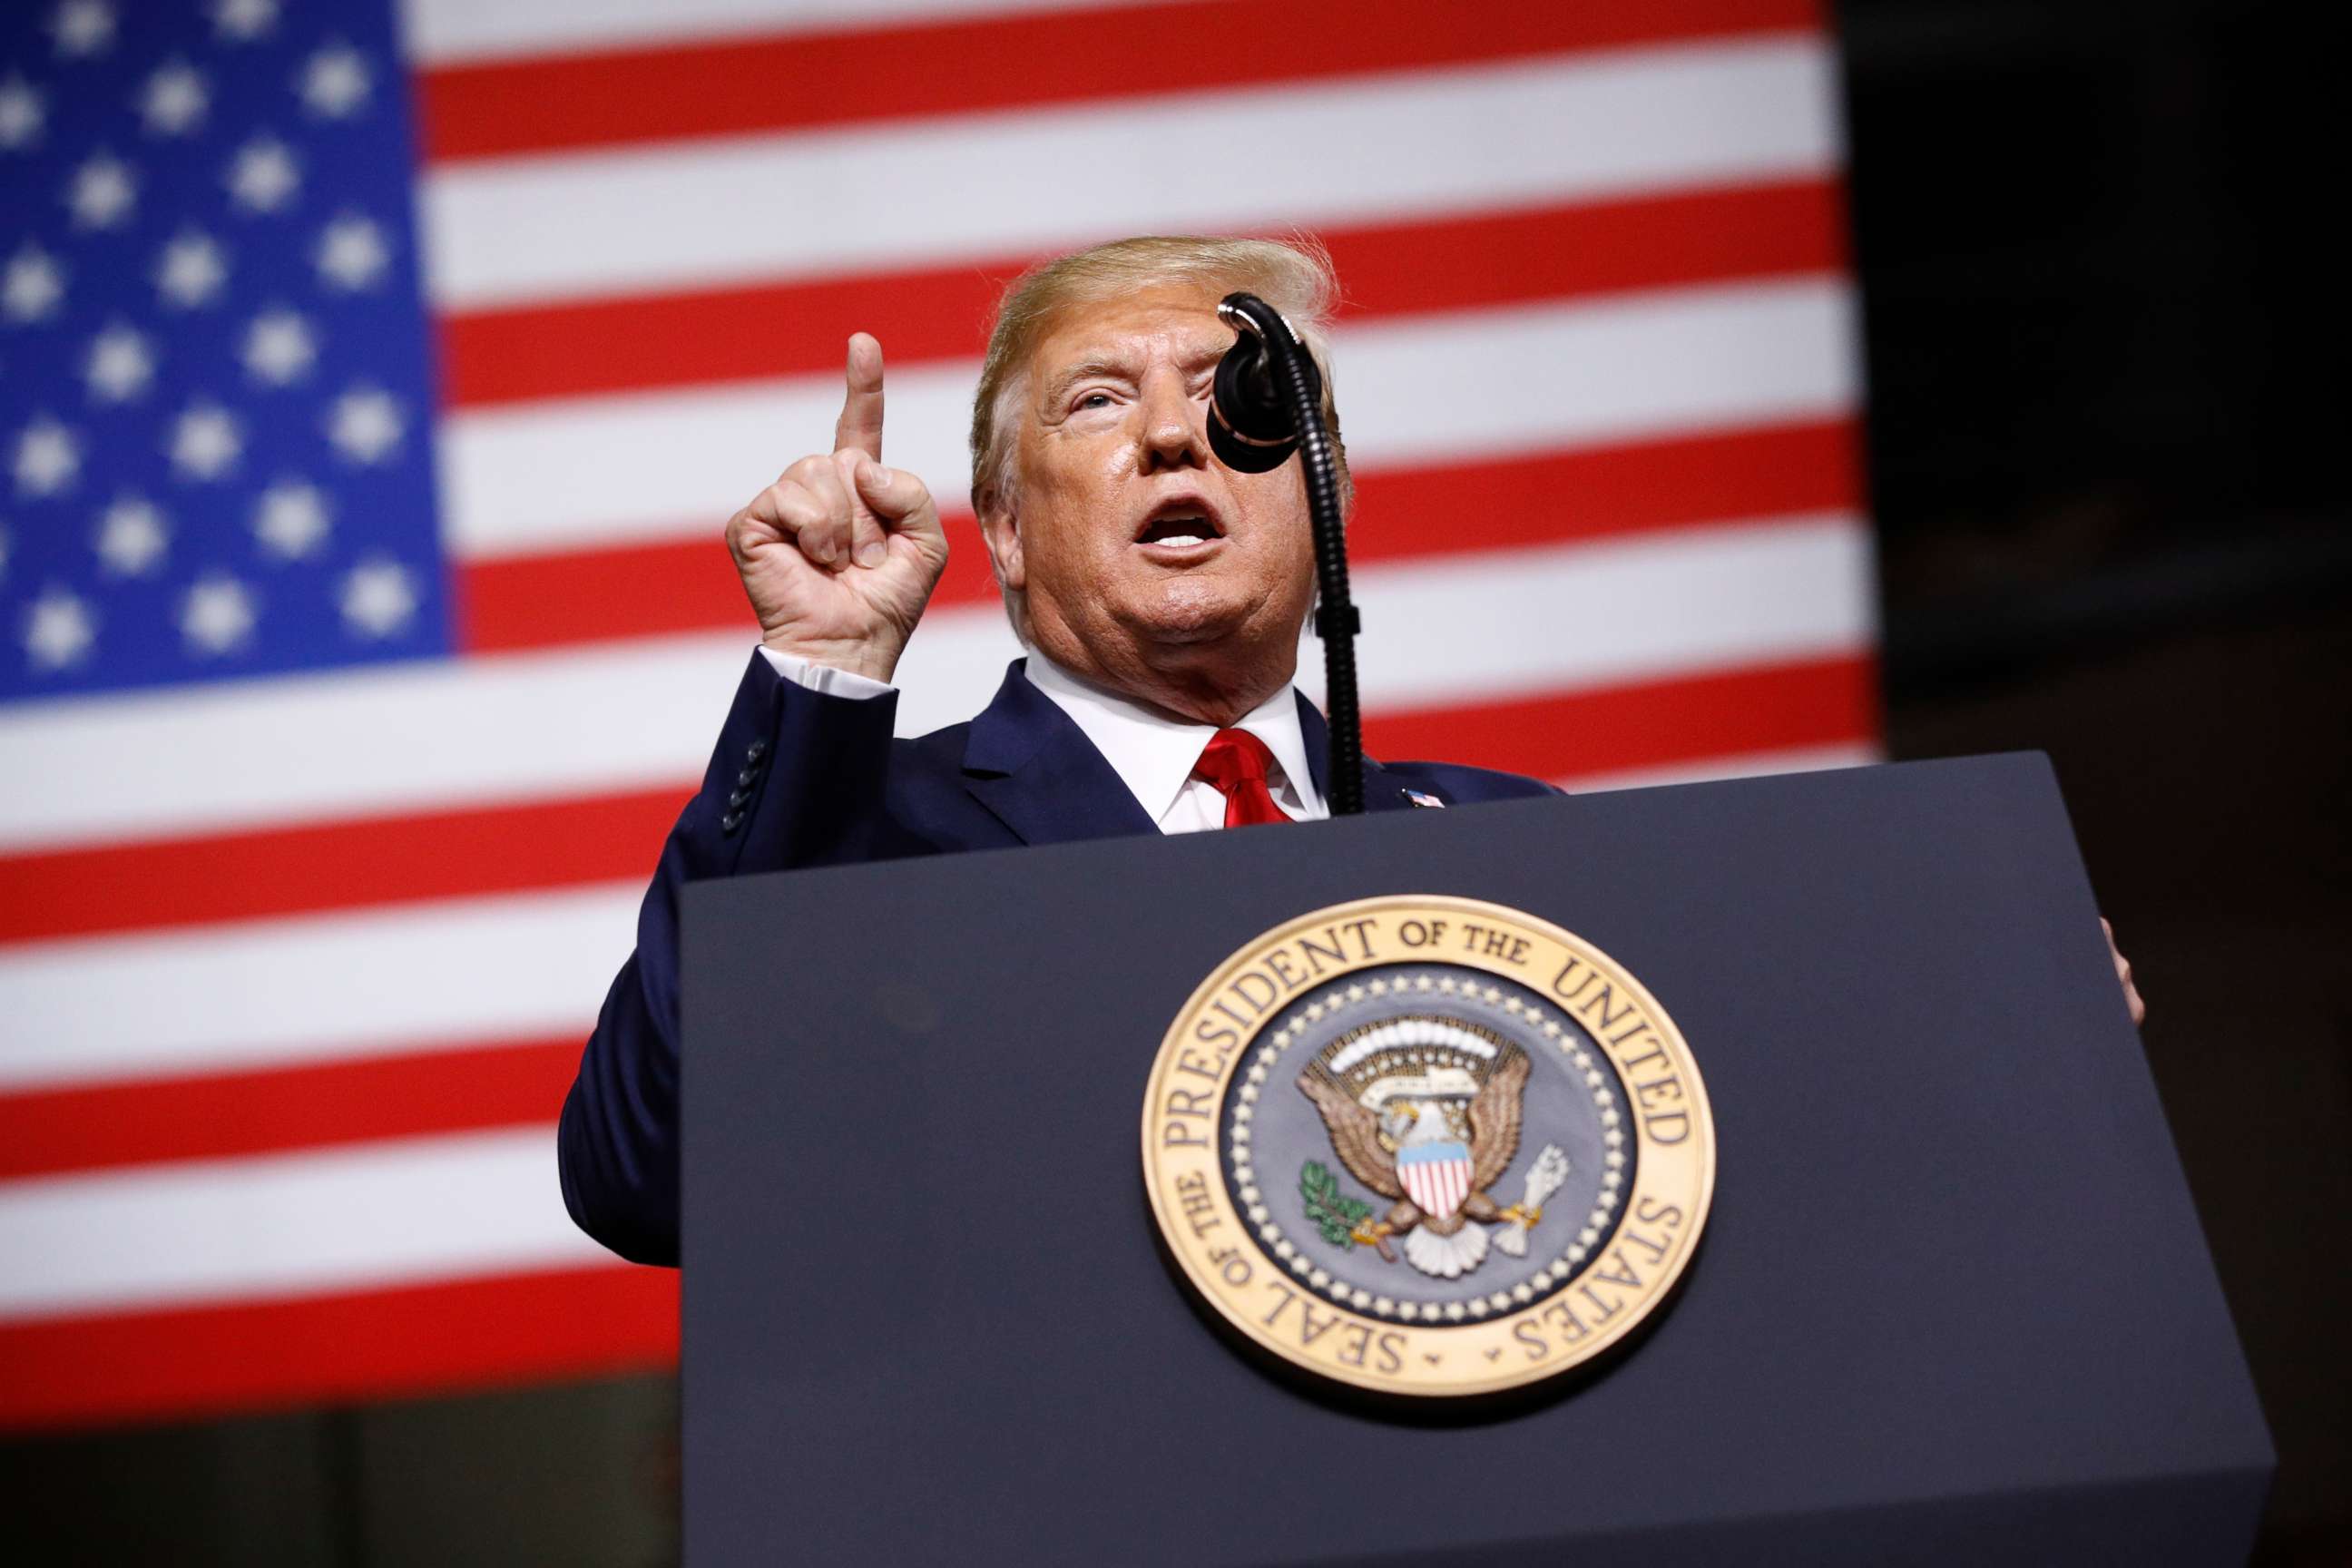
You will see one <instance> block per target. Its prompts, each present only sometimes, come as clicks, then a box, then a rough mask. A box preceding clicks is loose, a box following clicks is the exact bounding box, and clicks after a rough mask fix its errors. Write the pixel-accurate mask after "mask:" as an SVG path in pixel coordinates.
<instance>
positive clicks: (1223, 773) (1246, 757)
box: [1192, 730, 1290, 827]
mask: <svg viewBox="0 0 2352 1568" xmlns="http://www.w3.org/2000/svg"><path fill="white" fill-rule="evenodd" d="M1273 761H1274V753H1273V752H1269V751H1267V750H1266V749H1265V742H1264V741H1261V740H1259V739H1258V738H1257V737H1256V736H1255V735H1253V734H1251V733H1250V732H1249V731H1247V730H1220V731H1217V732H1216V733H1215V734H1213V735H1212V736H1210V737H1209V744H1208V748H1207V749H1206V750H1205V751H1203V752H1202V753H1201V760H1200V761H1199V762H1197V763H1193V764H1192V776H1193V777H1194V778H1196V779H1200V780H1202V781H1203V782H1205V783H1207V784H1212V785H1213V786H1214V787H1215V788H1216V790H1217V792H1218V793H1219V794H1220V795H1223V796H1224V797H1225V826H1227V827H1246V826H1250V825H1251V824H1253V823H1258V822H1288V821H1289V820H1290V818H1289V817H1287V816H1284V815H1283V810H1282V807H1280V806H1278V805H1275V804H1274V792H1273V791H1272V790H1270V789H1268V788H1266V786H1265V770H1266V768H1267V766H1268V765H1269V764H1271V763H1273Z"/></svg>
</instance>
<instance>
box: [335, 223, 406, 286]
mask: <svg viewBox="0 0 2352 1568" xmlns="http://www.w3.org/2000/svg"><path fill="white" fill-rule="evenodd" d="M316 259H317V262H318V267H319V276H320V279H321V280H322V281H324V282H326V283H327V284H329V285H331V286H332V287H334V288H337V289H343V290H345V291H346V292H349V293H357V292H359V291H360V290H361V289H373V288H374V287H375V286H376V284H377V283H379V282H380V281H382V280H383V269H384V268H385V267H386V266H387V265H388V264H389V263H390V261H391V259H392V258H391V255H390V253H389V251H388V250H387V249H386V247H385V246H384V243H383V230H382V229H380V228H378V227H377V226H376V225H375V223H374V221H373V219H370V218H367V217H363V216H361V215H359V214H358V213H345V214H344V215H343V216H341V217H339V218H337V219H335V221H334V222H332V223H331V224H329V225H328V226H326V227H325V228H323V229H321V230H320V232H319V248H318V251H317V254H316Z"/></svg>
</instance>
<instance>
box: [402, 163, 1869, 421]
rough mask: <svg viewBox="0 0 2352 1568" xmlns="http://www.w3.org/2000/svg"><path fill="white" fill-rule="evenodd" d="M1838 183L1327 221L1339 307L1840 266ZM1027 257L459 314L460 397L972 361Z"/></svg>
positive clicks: (446, 335)
mask: <svg viewBox="0 0 2352 1568" xmlns="http://www.w3.org/2000/svg"><path fill="white" fill-rule="evenodd" d="M1844 234H1845V216H1844V210H1843V188H1842V186H1841V185H1840V184H1838V183H1837V182H1836V181H1834V180H1797V181H1787V182H1778V183H1774V184H1759V185H1753V186H1743V187H1738V188H1729V189H1722V190H1708V191H1698V192H1689V193H1684V194H1680V195H1669V196H1654V197H1643V198H1635V199H1630V200H1621V201H1610V202H1599V203H1580V204H1577V205H1564V206H1554V207H1546V208H1540V209H1536V210H1528V211H1514V212H1506V213H1484V214H1472V215H1467V216H1457V217H1452V218H1444V219H1437V220H1428V219H1423V220H1419V221H1414V222H1409V223H1393V224H1381V225H1377V226H1358V227H1351V228H1338V229H1330V230H1326V231H1323V232H1322V234H1321V238H1322V239H1323V242H1324V243H1325V244H1326V245H1328V247H1330V250H1331V258H1332V261H1333V263H1334V265H1335V266H1336V267H1337V268H1338V270H1339V278H1340V281H1341V284H1342V286H1343V289H1344V290H1345V296H1346V297H1345V300H1344V301H1343V303H1342V307H1341V314H1342V316H1343V317H1356V316H1368V315H1369V316H1385V315H1396V314H1402V313H1405V312H1408V311H1433V310H1470V309H1476V308H1478V307H1480V306H1486V305H1505V304H1517V303H1524V302H1527V301H1529V300H1548V299H1549V300H1558V299H1566V298H1572V297H1576V296H1580V295H1589V294H1601V293H1611V292H1618V291H1622V290H1627V289H1657V288H1668V287H1673V286H1675V285H1680V284H1690V283H1702V282H1714V281H1725V280H1728V279H1742V278H1766V277H1780V276H1787V275H1790V274H1801V273H1809V272H1822V271H1833V270H1841V269H1843V268H1844V266H1845V264H1846V255H1845V243H1844ZM1038 259H1040V258H1038V257H1035V256H1018V257H1008V258H999V259H997V260H993V261H986V262H973V263H968V264H965V265H961V266H957V267H944V268H921V269H914V270H901V271H897V272H877V273H857V274H852V275H848V276H845V277H838V278H825V279H813V280H806V281H801V282H793V283H778V284H773V285H765V286H754V287H744V288H734V289H709V290H702V291H698V292H692V293H684V294H672V295H658V296H643V297H632V298H626V299H619V300H589V301H583V302H576V303H571V304H564V305H550V306H543V307H530V308H516V309H509V310H479V311H473V312H461V313H457V314H452V315H449V316H446V317H445V318H443V320H442V321H441V322H440V324H439V328H438V331H439V333H440V340H441V363H442V365H443V367H444V370H445V373H446V376H447V397H448V400H449V403H450V405H451V406H453V407H459V408H464V407H478V406H483V405H496V404H503V403H514V402H520V401H527V400H531V399H537V398H547V397H566V396H584V395H594V394H598V393H611V392H631V391H639V390H644V389H646V388H650V387H662V386H684V385H695V384H702V383H706V382H713V381H746V380H755V379H759V378H761V377H768V376H780V375H799V374H818V373H822V372H827V371H837V370H838V369H839V368H840V365H841V363H842V353H843V347H842V345H843V344H844V343H845V342H846V341H847V339H848V337H849V334H850V333H851V332H853V331H877V332H879V333H880V334H881V335H882V339H883V349H884V352H885V353H887V355H888V356H889V358H890V360H891V362H892V363H894V364H912V363H921V362H923V361H927V360H938V359H955V358H962V357H966V356H972V355H977V354H978V353H980V352H981V350H982V348H983V347H984V346H985V345H986V342H987V337H988V321H989V313H990V311H991V310H992V309H994V307H995V303H996V296H997V293H998V291H999V290H1000V289H1003V285H1004V283H1005V281H1006V280H1007V279H1010V278H1012V277H1013V275H1014V274H1016V273H1018V272H1019V271H1020V270H1021V269H1022V268H1024V267H1026V266H1028V265H1029V264H1030V263H1032V262H1034V261H1036V260H1038Z"/></svg>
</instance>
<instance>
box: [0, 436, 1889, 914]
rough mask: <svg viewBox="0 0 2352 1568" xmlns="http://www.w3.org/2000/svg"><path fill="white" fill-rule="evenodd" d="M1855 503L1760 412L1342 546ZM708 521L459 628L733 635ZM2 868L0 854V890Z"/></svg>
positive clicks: (529, 633) (1478, 473)
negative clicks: (698, 534) (689, 533)
mask: <svg viewBox="0 0 2352 1568" xmlns="http://www.w3.org/2000/svg"><path fill="white" fill-rule="evenodd" d="M1861 504H1862V456H1861V430H1860V427H1859V426H1858V425H1857V424H1855V423H1854V422H1853V421H1849V420H1832V421H1823V422H1806V423H1801V424H1790V425H1776V426H1763V427H1759V428H1754V429H1748V430H1738V431H1732V432H1728V433H1725V434H1719V435H1709V436H1698V437H1678V438H1675V439H1669V440H1659V441H1646V442H1639V443H1633V444H1628V445H1624V446H1613V447H1594V448H1591V449H1589V450H1585V451H1579V452H1552V453H1545V454H1542V455H1540V456H1537V457H1521V458H1496V459H1494V460H1491V461H1482V462H1476V463H1465V464H1462V465H1459V466H1456V467H1447V468H1412V469H1397V470H1394V471H1392V472H1390V473H1385V474H1380V473H1375V474H1368V475H1365V476H1363V477H1362V478H1361V479H1360V481H1359V483H1358V486H1357V506H1356V515H1355V518H1354V520H1353V521H1351V522H1350V523H1349V531H1348V552H1349V559H1350V560H1351V561H1354V562H1356V563H1366V562H1374V561H1393V560H1402V559H1406V558H1409V557H1412V556H1428V555H1433V554H1435V553H1438V552H1444V553H1445V554H1448V555H1451V554H1454V553H1456V552H1465V551H1475V550H1498V549H1507V548H1513V547H1521V546H1534V545H1543V544H1553V543H1566V542H1572V541H1575V540H1579V539H1598V538H1603V537H1608V536H1611V535H1617V534H1628V533H1639V532H1645V531H1651V530H1654V529H1664V528H1675V527H1681V526H1685V525H1689V524H1696V523H1706V522H1715V521H1722V520H1724V519H1727V518H1758V519H1769V518H1772V517H1775V516H1780V515H1786V514H1789V513H1794V512H1807V511H1840V510H1856V509H1858V508H1859V507H1860V506H1861ZM721 521H723V520H714V521H712V523H711V526H710V529H709V537H707V538H702V539H686V540H680V541H674V542H663V543H656V544H644V545H630V546H624V547H619V548H610V549H601V550H585V551H577V552H563V553H548V554H532V555H515V556H501V557H497V558H494V559H490V560H486V561H476V562H472V563H467V564H465V565H463V566H461V567H460V569H459V572H460V579H459V592H458V603H459V604H460V605H461V606H462V609H461V612H460V617H461V637H462V640H463V642H464V644H465V646H466V647H467V648H469V649H471V650H473V651H476V652H495V651H506V650H512V649H520V648H533V647H554V646H560V645H562V644H567V643H576V642H602V641H606V640H609V639H612V638H616V637H656V636H663V635H667V634H669V633H675V632H687V631H708V630H713V629H719V628H724V627H727V626H742V627H743V628H745V629H744V637H745V638H746V639H747V641H748V640H749V639H750V637H751V630H750V627H751V619H750V612H749V610H748V609H747V607H746V606H745V605H744V602H743V591H742V589H741V588H740V586H739V585H738V584H737V582H736V578H735V571H734V567H733V565H732V563H730V561H729V559H728V556H727V552H726V549H725V547H724V546H723V545H722V544H721V542H720V541H719V526H720V523H721ZM947 527H948V538H949V540H950V542H951V545H952V548H951V549H950V552H949V555H948V568H947V574H946V575H945V576H944V577H942V578H941V579H940V585H939V588H938V591H937V592H935V593H934V594H933V595H932V603H934V604H937V605H953V604H975V603H985V602H987V601H988V600H991V599H993V598H994V597H995V596H996V584H995V580H994V578H993V577H992V576H991V575H990V573H989V568H988V555H987V552H986V551H985V550H983V549H982V547H981V542H980V537H979V534H978V532H977V531H976V530H975V529H974V527H973V526H972V524H971V518H970V515H969V514H968V513H966V514H961V515H957V516H951V517H950V518H949V519H948V520H947ZM6 878H7V871H6V868H5V863H0V895H5V894H6V893H7V892H8V891H9V884H8V882H7V879H6ZM5 930H6V928H5V925H0V932H5Z"/></svg>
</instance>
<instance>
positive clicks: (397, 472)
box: [0, 0, 450, 699]
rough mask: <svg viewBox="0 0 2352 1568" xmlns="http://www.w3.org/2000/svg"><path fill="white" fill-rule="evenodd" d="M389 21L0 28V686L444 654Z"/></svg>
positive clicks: (385, 15)
mask: <svg viewBox="0 0 2352 1568" xmlns="http://www.w3.org/2000/svg"><path fill="white" fill-rule="evenodd" d="M412 167H413V154H412V146H411V128H410V125H409V116H408V106H407V94H406V91H405V84H404V79H403V76H402V74H401V68H400V60H399V57H398V53H397V50H396V48H395V47H394V26H393V18H392V16H391V13H390V10H389V8H388V6H386V5H383V4H366V3H364V0H360V3H352V0H338V3H337V4H334V5H328V6H320V5H309V6H285V5H280V3H279V0H215V3H214V4H211V5H205V6H202V7H198V6H195V5H182V4H170V3H163V0H150V3H148V4H143V5H131V4H121V3H118V0H61V3H57V4H49V5H10V6H8V7H5V15H0V181H5V189H6V192H7V213H8V219H7V225H6V229H5V235H4V236H0V464H4V465H5V471H0V637H5V643H0V699H21V698H26V697H38V696H43V695H47V694H51V693H67V692H76V691H87V690H95V689H107V688H121V687H131V686H152V685H159V684H165V683H172V682H184V681H196V680H205V679H215V678H219V677H224V676H242V675H252V674H257V673H261V672H271V671H287V670H295V669H305V668H322V667H327V666H334V665H348V664H353V663H359V662H363V661H369V660H379V659H387V658H416V657H419V656H423V655H432V654H439V653H444V652H446V651H447V650H448V647H449V641H450V617H449V613H448V606H447V590H446V574H445V572H444V569H443V562H442V553H441V546H440V540H439V536H438V526H437V522H436V512H435V507H434V493H433V449H432V439H431V435H432V423H431V421H432V414H433V383H432V378H431V370H430V363H429V352H428V338H427V329H426V322H425V312H424V307H423V303H422V300H421V299H420V297H419V291H418V283H417V266H416V244H415V222H414V216H413V204H412V200H411V194H410V176H411V170H412Z"/></svg>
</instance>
